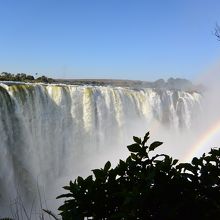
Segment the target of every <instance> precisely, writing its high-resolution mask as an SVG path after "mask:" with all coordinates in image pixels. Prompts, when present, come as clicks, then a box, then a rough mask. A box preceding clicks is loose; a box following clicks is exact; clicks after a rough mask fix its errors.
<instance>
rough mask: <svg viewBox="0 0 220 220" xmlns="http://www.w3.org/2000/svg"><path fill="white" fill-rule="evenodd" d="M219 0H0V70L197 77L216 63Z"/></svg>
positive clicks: (219, 49) (70, 75)
mask: <svg viewBox="0 0 220 220" xmlns="http://www.w3.org/2000/svg"><path fill="white" fill-rule="evenodd" d="M216 22H219V24H220V1H219V0H0V30H1V34H0V72H2V71H7V72H12V73H18V72H25V73H31V74H34V73H36V72H37V73H39V74H45V75H47V76H50V77H54V78H113V79H139V80H155V79H158V78H165V79H166V78H168V77H171V76H172V77H182V78H188V79H195V78H196V77H198V76H199V75H200V74H201V73H202V72H203V71H204V70H207V69H208V68H210V67H211V66H212V65H214V64H215V63H218V62H220V42H219V41H217V39H216V38H215V36H214V34H213V32H214V28H215V24H216Z"/></svg>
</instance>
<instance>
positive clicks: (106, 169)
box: [104, 161, 111, 171]
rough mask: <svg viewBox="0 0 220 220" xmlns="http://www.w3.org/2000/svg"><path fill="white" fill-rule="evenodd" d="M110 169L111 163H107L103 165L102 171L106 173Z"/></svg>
mask: <svg viewBox="0 0 220 220" xmlns="http://www.w3.org/2000/svg"><path fill="white" fill-rule="evenodd" d="M110 167H111V163H110V161H108V162H107V163H106V164H105V167H104V170H105V171H108V170H109V169H110Z"/></svg>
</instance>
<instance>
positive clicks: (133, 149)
mask: <svg viewBox="0 0 220 220" xmlns="http://www.w3.org/2000/svg"><path fill="white" fill-rule="evenodd" d="M127 148H128V150H129V151H131V152H139V151H140V150H141V147H140V145H139V144H131V145H129V146H127Z"/></svg>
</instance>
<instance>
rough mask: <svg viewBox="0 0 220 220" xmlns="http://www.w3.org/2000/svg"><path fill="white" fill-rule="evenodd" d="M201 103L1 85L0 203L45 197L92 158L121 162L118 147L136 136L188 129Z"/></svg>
mask: <svg viewBox="0 0 220 220" xmlns="http://www.w3.org/2000/svg"><path fill="white" fill-rule="evenodd" d="M200 100H201V95H200V94H199V93H197V92H184V91H178V90H164V89H152V88H143V89H133V88H125V87H112V86H87V85H80V86H75V85H58V84H57V85H52V84H49V85H45V84H25V83H20V84H18V83H16V84H15V83H1V84H0V201H3V202H2V203H4V201H6V200H7V199H12V198H13V196H14V195H16V193H17V190H18V189H19V192H20V193H21V194H22V195H23V197H24V199H25V200H27V201H28V200H29V199H31V197H32V196H33V195H34V194H35V193H36V188H35V186H36V182H37V183H38V186H39V187H41V186H42V187H46V190H47V189H49V188H50V187H51V185H52V184H53V183H54V182H56V180H58V179H62V178H65V177H68V178H75V177H76V175H81V173H83V172H84V171H85V170H91V169H92V168H94V167H91V164H90V162H89V161H90V159H92V158H95V157H94V155H97V154H98V156H100V157H102V156H103V155H104V154H105V153H106V152H109V153H111V154H113V155H115V157H116V158H117V159H118V154H117V153H118V152H119V151H120V148H119V146H120V147H124V146H125V145H124V144H125V143H127V138H128V137H131V136H132V135H135V134H136V133H137V132H138V131H139V130H140V129H143V128H144V129H145V130H144V131H143V132H145V131H147V130H149V129H150V128H151V127H152V126H154V125H155V124H156V123H157V124H160V125H161V126H165V127H166V128H170V129H185V128H186V129H187V128H190V126H191V123H192V122H193V118H194V117H195V115H196V112H197V111H198V109H199V108H200ZM100 160H101V158H100ZM103 160H104V159H103ZM0 214H1V211H0Z"/></svg>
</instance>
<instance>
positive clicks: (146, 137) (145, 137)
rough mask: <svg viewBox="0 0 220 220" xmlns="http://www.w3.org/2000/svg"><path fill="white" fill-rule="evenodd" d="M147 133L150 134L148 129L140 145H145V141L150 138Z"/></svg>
mask: <svg viewBox="0 0 220 220" xmlns="http://www.w3.org/2000/svg"><path fill="white" fill-rule="evenodd" d="M149 135H150V132H149V131H148V132H147V133H146V134H145V135H144V140H143V141H142V145H145V144H146V142H147V141H148V139H149V138H150V137H149Z"/></svg>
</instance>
